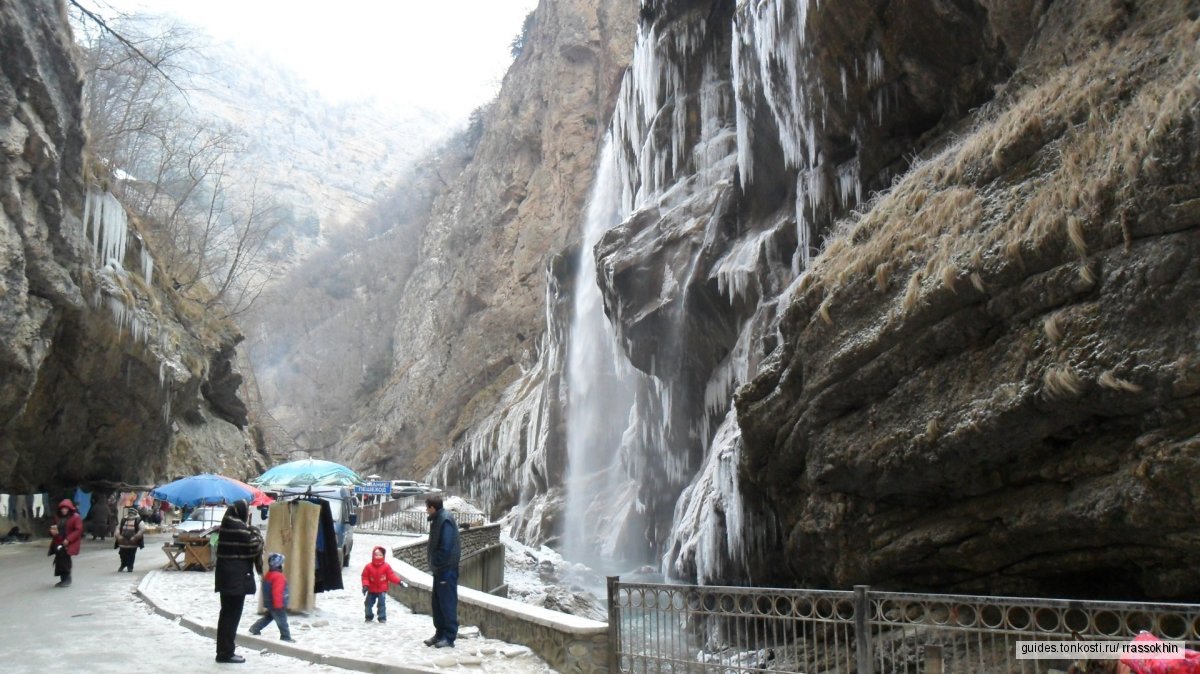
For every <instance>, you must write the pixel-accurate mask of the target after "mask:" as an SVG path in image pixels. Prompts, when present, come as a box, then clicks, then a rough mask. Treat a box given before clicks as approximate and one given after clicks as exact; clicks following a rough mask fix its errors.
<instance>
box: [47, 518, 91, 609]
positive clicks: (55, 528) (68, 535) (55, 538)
mask: <svg viewBox="0 0 1200 674" xmlns="http://www.w3.org/2000/svg"><path fill="white" fill-rule="evenodd" d="M50 535H51V536H52V538H51V539H50V551H49V552H47V553H46V554H47V555H54V575H56V576H58V577H59V579H60V580H59V581H58V582H57V583H55V584H54V587H71V557H73V556H75V555H78V554H79V546H80V543H81V542H82V541H83V518H82V517H80V516H79V509H78V508H76V507H75V504H74V503H73V502H72V501H71V499H69V498H65V499H63V500H62V501H59V503H58V514H57V515H55V517H54V524H51V525H50Z"/></svg>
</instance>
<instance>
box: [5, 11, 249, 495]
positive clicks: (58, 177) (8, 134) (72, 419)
mask: <svg viewBox="0 0 1200 674" xmlns="http://www.w3.org/2000/svg"><path fill="white" fill-rule="evenodd" d="M60 9H61V8H60V7H59V4H58V3H54V2H42V1H35V2H21V3H5V4H4V5H3V6H0V43H3V44H4V58H3V63H2V64H0V203H2V204H3V209H2V210H0V487H3V491H5V492H16V493H22V492H33V491H35V490H38V491H40V490H55V489H65V488H66V487H68V486H74V485H75V484H77V483H79V482H83V481H89V480H112V481H126V482H131V483H137V482H153V481H155V480H157V479H161V478H164V477H167V476H169V475H177V474H182V473H188V472H193V471H196V470H197V469H201V470H212V471H220V472H227V473H229V474H233V475H243V476H245V475H250V474H253V473H254V472H255V470H256V469H257V467H258V466H257V465H256V463H255V455H254V452H252V451H251V448H249V447H248V445H247V442H246V440H245V438H244V437H243V435H242V433H241V431H240V430H239V425H244V424H245V423H246V419H245V409H244V407H241V408H240V411H239V405H240V401H239V400H238V398H237V393H236V391H237V387H238V384H239V383H240V378H239V377H238V376H237V375H236V373H234V372H233V370H232V368H231V366H230V364H229V363H230V360H231V358H232V348H233V345H234V344H235V343H236V339H237V338H236V337H235V336H233V335H215V334H214V335H210V336H211V337H212V338H213V340H214V341H215V342H218V343H208V344H205V343H203V342H202V340H200V339H199V338H198V337H196V335H195V334H194V333H193V332H192V331H190V329H189V328H188V327H185V325H184V322H183V321H182V320H181V319H180V318H179V316H178V315H177V314H176V313H175V307H172V306H170V305H169V302H168V301H167V295H165V294H163V293H162V292H158V291H154V290H151V286H152V284H153V283H156V282H157V283H159V284H160V285H161V279H158V280H157V281H156V280H155V270H154V265H153V258H152V257H151V256H150V255H149V254H148V252H147V249H146V247H145V246H144V245H143V244H142V242H141V241H140V239H138V238H137V235H136V233H135V232H134V230H133V229H132V228H130V226H129V223H128V222H127V221H126V219H125V214H124V211H123V209H122V208H121V205H120V204H119V203H118V202H117V200H116V199H115V198H113V197H112V195H111V194H108V193H106V192H105V191H103V190H101V189H99V188H97V187H95V186H91V187H88V186H86V185H85V182H84V167H83V157H84V155H83V147H84V131H83V128H82V126H81V124H82V121H81V120H82V114H81V101H80V95H81V93H80V91H81V86H80V81H79V71H78V68H77V64H76V63H75V60H74V56H73V49H74V47H73V45H72V44H71V37H70V34H69V31H68V28H67V25H66V23H65V20H64V17H63V15H62V14H61V12H60ZM130 253H132V254H133V255H136V256H137V257H131V256H130V255H129V254H130ZM127 257H128V258H129V259H126V258H127ZM127 265H128V267H131V268H132V270H130V269H129V268H127ZM160 290H161V289H160ZM210 373H211V374H214V375H215V376H212V377H210V376H209V375H210ZM202 388H203V389H204V391H201V389H202Z"/></svg>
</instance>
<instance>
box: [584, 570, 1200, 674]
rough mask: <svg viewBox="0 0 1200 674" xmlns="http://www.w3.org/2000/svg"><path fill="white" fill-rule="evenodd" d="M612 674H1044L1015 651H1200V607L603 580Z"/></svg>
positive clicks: (1041, 664) (1038, 663) (1057, 664)
mask: <svg viewBox="0 0 1200 674" xmlns="http://www.w3.org/2000/svg"><path fill="white" fill-rule="evenodd" d="M608 599H609V643H610V648H611V653H612V658H611V662H610V669H611V670H612V671H622V672H655V673H669V672H720V673H721V674H726V673H729V674H732V673H734V672H807V673H811V674H816V673H828V674H832V673H834V672H837V673H838V674H896V673H904V674H1009V673H1016V672H1021V673H1022V674H1025V673H1028V674H1045V673H1046V672H1048V671H1049V670H1050V669H1051V668H1057V669H1059V670H1065V669H1066V668H1067V666H1068V665H1069V664H1070V663H1069V662H1067V661H1062V660H1059V661H1054V660H1018V659H1017V658H1016V642H1017V641H1068V640H1073V639H1080V640H1087V641H1102V640H1103V641H1129V640H1132V639H1133V638H1134V637H1135V636H1137V634H1138V633H1139V632H1142V631H1148V632H1151V633H1153V634H1155V635H1156V636H1158V637H1160V638H1162V639H1165V640H1169V641H1184V642H1187V644H1188V646H1189V647H1192V648H1196V647H1197V646H1200V605H1195V604H1161V603H1160V604H1151V603H1128V602H1099V601H1074V600H1064V599H1022V598H1012V597H985V596H971V595H935V594H912V593H898V592H876V591H872V590H870V589H869V588H868V587H866V586H857V587H856V588H855V589H854V591H832V590H785V589H761V588H737V587H700V586H691V585H663V584H652V583H623V582H620V580H619V579H617V578H610V579H609V588H608Z"/></svg>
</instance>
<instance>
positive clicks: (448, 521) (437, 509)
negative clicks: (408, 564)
mask: <svg viewBox="0 0 1200 674" xmlns="http://www.w3.org/2000/svg"><path fill="white" fill-rule="evenodd" d="M443 505H444V504H443V502H442V497H441V495H440V494H432V495H430V496H427V497H425V514H426V516H427V517H428V519H429V542H428V553H429V573H430V575H432V576H433V627H434V629H436V630H437V632H436V633H435V634H434V635H433V636H432V637H430V638H429V639H426V640H425V645H426V646H433V647H434V648H454V640H455V639H457V638H458V563H459V559H460V557H461V554H460V551H459V544H458V523H457V522H455V521H454V518H453V517H451V516H450V513H449V512H447V511H446V509H445V507H443Z"/></svg>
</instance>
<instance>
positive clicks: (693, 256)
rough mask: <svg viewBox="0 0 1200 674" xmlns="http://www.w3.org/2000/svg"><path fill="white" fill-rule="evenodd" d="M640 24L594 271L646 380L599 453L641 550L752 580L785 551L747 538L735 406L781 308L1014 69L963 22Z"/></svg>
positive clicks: (909, 15)
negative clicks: (612, 202)
mask: <svg viewBox="0 0 1200 674" xmlns="http://www.w3.org/2000/svg"><path fill="white" fill-rule="evenodd" d="M642 14H643V22H642V24H641V30H640V33H639V40H638V44H637V47H636V48H635V51H634V61H633V64H632V65H631V68H630V72H629V73H628V74H627V76H626V79H625V81H624V82H623V84H622V91H621V96H620V98H619V99H618V105H617V110H616V112H615V114H614V116H613V121H612V126H611V133H612V138H613V141H614V144H615V148H616V160H617V162H618V172H619V175H620V176H621V180H622V194H621V196H620V203H619V204H618V208H619V210H622V211H624V212H626V213H627V214H628V215H627V216H626V218H625V220H624V221H623V222H621V223H620V224H619V225H617V226H615V227H613V228H612V229H611V230H609V231H608V232H607V233H606V234H605V235H604V237H603V238H602V239H601V240H600V242H599V243H598V245H597V246H596V247H595V248H594V251H593V253H594V255H595V257H596V268H597V272H596V277H597V279H596V281H597V283H598V284H599V285H600V288H601V290H602V292H603V298H604V309H605V313H606V316H607V318H608V319H609V321H610V322H611V324H612V326H613V331H614V333H615V339H616V342H617V344H618V345H619V347H620V349H621V351H622V353H623V354H624V356H625V358H626V359H627V361H628V363H629V364H630V365H632V366H633V367H635V368H637V369H638V370H640V371H641V372H643V373H644V374H645V375H647V378H646V379H645V380H644V381H643V382H642V383H641V384H640V385H639V391H638V396H637V401H638V402H637V403H635V405H634V407H633V409H632V410H631V411H630V413H629V414H628V415H627V416H628V418H629V420H630V422H629V427H628V428H627V429H626V431H625V433H624V435H623V438H624V439H625V440H623V441H622V442H621V443H619V444H617V445H616V446H611V447H609V449H608V450H603V449H597V450H596V451H608V452H610V453H611V455H612V456H613V457H614V458H613V465H615V466H617V468H618V469H619V470H620V471H622V472H623V473H624V474H625V475H627V476H628V477H629V478H630V479H632V480H633V481H634V482H635V483H636V484H637V485H638V490H637V494H638V507H637V508H636V513H637V516H638V517H639V518H641V519H644V520H645V522H646V523H645V525H644V526H643V527H642V529H643V531H644V534H643V536H642V539H641V540H636V541H633V544H635V545H641V546H643V547H642V549H643V550H649V551H651V552H652V554H653V555H657V554H660V553H666V557H665V558H664V560H663V563H664V564H665V566H666V569H665V570H666V571H668V572H670V573H673V574H676V575H679V576H682V577H685V578H699V579H700V580H703V581H714V580H718V579H721V578H729V579H733V578H739V577H745V574H746V573H747V572H748V569H747V566H746V560H747V559H748V555H747V551H746V549H745V548H747V547H752V548H756V550H757V549H761V548H762V547H763V546H764V545H766V542H767V541H768V540H769V539H770V537H771V535H772V534H773V531H772V526H771V525H770V521H771V518H770V517H769V516H768V515H765V514H764V516H762V517H758V516H756V517H754V518H751V519H750V521H749V522H748V526H749V528H750V529H751V531H750V532H749V535H748V536H747V537H745V538H743V536H742V533H741V532H740V531H735V530H734V528H737V527H740V526H741V525H742V523H743V518H742V517H741V515H740V513H741V512H742V510H743V508H742V504H741V501H742V496H741V494H740V493H739V488H738V484H739V480H737V479H736V473H737V470H738V467H739V466H740V465H741V454H740V447H741V444H740V431H739V428H738V426H737V424H736V423H734V420H733V418H732V416H730V414H729V412H730V409H731V402H730V396H731V393H732V391H733V390H734V389H735V388H736V387H737V386H739V385H741V384H743V383H745V382H746V381H748V379H749V378H750V377H752V376H753V375H754V374H755V372H756V369H757V363H758V362H759V360H760V359H761V358H762V357H763V356H764V355H765V354H766V353H767V352H769V350H770V349H771V348H773V346H774V344H775V339H774V335H773V334H772V333H773V328H772V326H771V323H772V320H773V319H774V317H775V305H776V298H778V297H779V296H780V295H781V294H782V293H784V292H785V290H786V289H787V288H788V286H789V285H790V284H791V283H792V282H793V281H794V279H795V278H796V277H797V276H798V275H799V273H800V272H801V271H803V270H804V269H806V268H807V266H808V265H809V263H810V260H811V257H812V255H813V254H814V252H815V251H816V249H817V246H818V245H819V242H820V240H821V238H822V237H823V236H824V234H825V233H826V232H827V231H828V230H829V227H830V225H831V223H833V222H834V221H835V220H836V218H838V217H840V216H841V215H844V214H845V213H847V212H848V211H849V210H850V209H851V208H853V207H855V206H857V205H859V204H861V203H862V201H863V199H864V195H865V194H866V193H867V191H868V190H869V189H873V188H878V187H882V186H884V185H885V184H886V182H887V181H888V180H890V178H891V176H892V175H894V174H896V173H898V172H901V171H903V170H904V168H905V167H906V165H907V159H906V158H905V157H904V154H905V153H908V154H909V155H910V156H911V155H912V154H915V153H916V152H917V151H919V149H920V148H921V147H923V145H922V143H921V142H918V141H917V138H918V136H920V135H921V134H924V133H927V132H930V131H931V130H933V129H935V128H937V127H938V125H939V124H946V123H949V122H952V121H953V119H954V118H955V115H957V114H958V113H957V112H954V111H965V110H966V109H968V108H969V107H971V106H972V105H975V104H978V103H979V102H981V101H983V100H986V98H987V97H989V96H990V95H991V93H992V88H991V86H992V84H993V83H994V82H995V80H996V78H997V76H998V75H997V73H999V72H1001V71H1003V70H1004V69H1005V68H1006V67H1007V64H1008V63H1009V62H1008V60H1007V59H1008V57H1009V56H1010V55H1009V53H1008V51H1007V47H1006V46H1005V45H1004V44H1002V43H1000V42H999V41H998V38H997V35H995V34H994V31H995V30H996V28H995V26H992V25H991V24H989V23H988V21H987V12H985V11H984V10H983V9H982V8H980V7H973V6H966V5H962V6H958V5H956V6H953V7H949V6H947V7H940V8H939V9H931V8H930V7H928V3H915V2H914V3H878V2H847V3H818V2H807V1H792V0H778V1H768V2H751V3H731V2H702V3H696V2H653V3H644V10H643V13H642ZM884 26H886V29H885V28H884ZM577 292H578V288H577ZM738 345H740V348H738ZM610 416H614V417H615V416H619V415H610ZM571 430H572V428H571V425H570V424H568V433H570V432H571ZM630 438H632V439H635V440H638V439H641V441H637V442H628V441H626V440H627V439H630ZM608 444H609V445H613V444H614V443H608ZM568 498H569V497H568ZM610 510H611V508H610ZM613 519H619V518H612V517H610V518H609V520H610V521H611V520H613ZM593 521H600V520H599V518H597V519H595V520H593ZM609 526H612V525H611V524H610V525H609ZM731 527H733V528H731ZM584 528H586V529H588V530H597V529H596V528H595V527H591V528H588V527H584ZM597 532H598V533H597V542H599V541H603V540H605V538H606V537H605V536H604V535H603V534H602V533H599V530H597Z"/></svg>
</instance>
